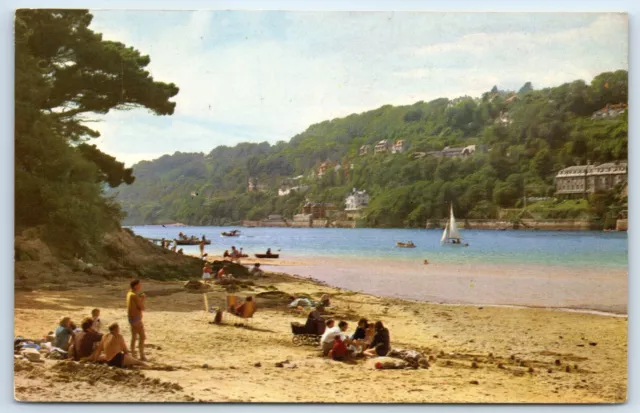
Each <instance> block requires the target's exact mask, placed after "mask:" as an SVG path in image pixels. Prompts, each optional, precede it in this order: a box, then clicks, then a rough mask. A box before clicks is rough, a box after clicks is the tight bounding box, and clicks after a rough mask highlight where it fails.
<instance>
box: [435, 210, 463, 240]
mask: <svg viewBox="0 0 640 413" xmlns="http://www.w3.org/2000/svg"><path fill="white" fill-rule="evenodd" d="M440 243H441V244H445V243H446V244H456V245H464V246H465V247H466V246H467V245H468V244H467V243H464V244H463V243H462V237H461V236H460V231H459V230H458V226H457V225H456V217H455V216H454V215H453V204H452V205H451V206H450V209H449V222H447V224H446V225H445V227H444V231H443V233H442V238H440Z"/></svg>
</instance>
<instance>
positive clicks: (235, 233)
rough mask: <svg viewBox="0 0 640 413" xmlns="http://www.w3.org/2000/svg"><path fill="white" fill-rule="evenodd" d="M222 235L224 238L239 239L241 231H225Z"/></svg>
mask: <svg viewBox="0 0 640 413" xmlns="http://www.w3.org/2000/svg"><path fill="white" fill-rule="evenodd" d="M220 235H222V236H223V237H238V236H240V231H238V230H237V229H234V230H233V231H229V232H227V231H224V232H222V233H220Z"/></svg>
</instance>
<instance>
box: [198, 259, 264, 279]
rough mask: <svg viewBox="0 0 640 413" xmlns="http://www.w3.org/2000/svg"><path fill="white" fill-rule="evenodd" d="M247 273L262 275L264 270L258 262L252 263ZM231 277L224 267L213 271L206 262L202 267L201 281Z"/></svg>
mask: <svg viewBox="0 0 640 413" xmlns="http://www.w3.org/2000/svg"><path fill="white" fill-rule="evenodd" d="M249 273H250V274H251V275H253V276H256V277H259V276H262V275H264V271H262V269H260V263H255V264H253V268H251V270H249ZM229 278H233V276H232V275H231V274H228V273H227V271H226V270H225V269H224V267H221V268H220V269H219V270H218V271H217V272H215V273H214V271H213V268H211V264H210V263H208V262H206V263H205V264H204V267H203V268H202V281H204V282H205V283H208V282H210V281H212V280H223V279H229Z"/></svg>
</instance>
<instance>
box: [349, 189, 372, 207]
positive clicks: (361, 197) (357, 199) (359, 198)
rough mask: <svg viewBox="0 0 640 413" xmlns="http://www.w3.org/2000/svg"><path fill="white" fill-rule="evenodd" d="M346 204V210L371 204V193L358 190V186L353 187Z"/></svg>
mask: <svg viewBox="0 0 640 413" xmlns="http://www.w3.org/2000/svg"><path fill="white" fill-rule="evenodd" d="M345 204H346V208H345V211H358V210H360V209H362V208H364V207H366V206H368V205H369V194H368V193H367V191H358V190H357V189H356V188H353V190H352V191H351V193H350V194H349V195H348V196H347V199H346V200H345Z"/></svg>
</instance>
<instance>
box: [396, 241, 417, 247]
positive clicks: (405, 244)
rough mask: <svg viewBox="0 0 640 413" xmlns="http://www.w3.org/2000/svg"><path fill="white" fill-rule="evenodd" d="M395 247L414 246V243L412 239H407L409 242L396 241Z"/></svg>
mask: <svg viewBox="0 0 640 413" xmlns="http://www.w3.org/2000/svg"><path fill="white" fill-rule="evenodd" d="M396 247H399V248H415V247H416V245H415V244H414V243H413V241H409V242H396Z"/></svg>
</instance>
